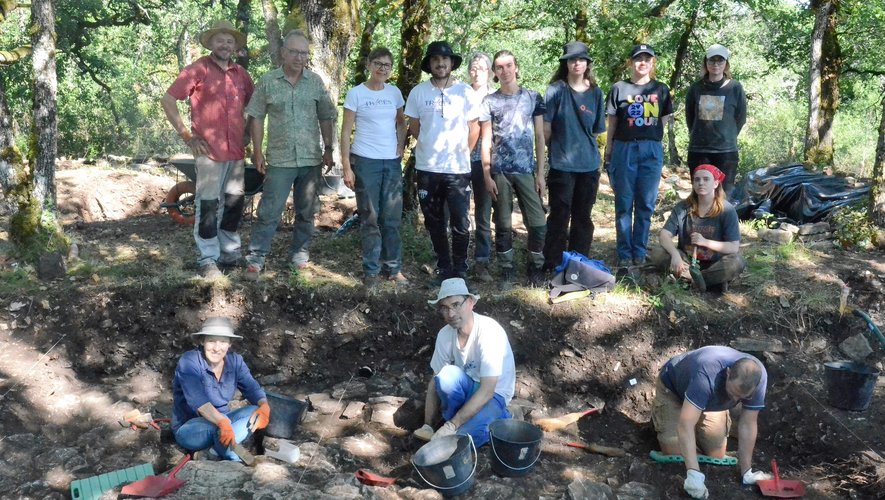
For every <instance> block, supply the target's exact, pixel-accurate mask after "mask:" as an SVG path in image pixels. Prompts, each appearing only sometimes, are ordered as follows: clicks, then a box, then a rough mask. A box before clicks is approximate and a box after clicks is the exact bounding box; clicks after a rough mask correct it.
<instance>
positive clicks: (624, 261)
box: [618, 259, 633, 268]
mask: <svg viewBox="0 0 885 500" xmlns="http://www.w3.org/2000/svg"><path fill="white" fill-rule="evenodd" d="M632 264H633V262H632V261H631V260H630V259H618V267H619V268H628V267H630V266H631V265H632Z"/></svg>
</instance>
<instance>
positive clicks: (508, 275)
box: [498, 267, 514, 292]
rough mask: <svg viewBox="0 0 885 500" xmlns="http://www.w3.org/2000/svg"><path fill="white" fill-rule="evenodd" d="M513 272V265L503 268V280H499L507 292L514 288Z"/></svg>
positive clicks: (503, 289) (500, 285)
mask: <svg viewBox="0 0 885 500" xmlns="http://www.w3.org/2000/svg"><path fill="white" fill-rule="evenodd" d="M513 274H514V272H513V268H512V267H503V268H501V280H500V281H499V282H498V286H499V287H500V288H501V291H504V292H506V291H509V290H511V289H512V288H513Z"/></svg>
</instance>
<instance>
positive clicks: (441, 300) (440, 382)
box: [415, 278, 516, 446]
mask: <svg viewBox="0 0 885 500" xmlns="http://www.w3.org/2000/svg"><path fill="white" fill-rule="evenodd" d="M477 300H479V295H474V294H472V293H470V292H469V291H468V290H467V284H466V283H464V280H463V279H461V278H450V279H447V280H445V281H443V282H442V285H441V286H440V289H439V294H438V295H437V298H436V300H429V301H428V302H429V303H430V304H434V305H436V307H437V309H438V310H439V313H440V314H441V315H442V317H443V319H445V321H446V323H447V325H446V326H444V327H443V328H442V329H441V330H440V331H439V334H437V336H436V347H435V348H434V350H433V357H432V358H431V359H430V368H431V369H433V373H434V376H433V378H432V379H431V380H430V383H429V384H427V399H426V401H425V409H424V426H423V427H421V428H420V429H418V430H416V431H415V436H416V437H418V438H419V439H423V440H425V441H426V440H429V439H436V438H439V437H443V436H448V435H451V434H464V435H468V434H469V435H470V436H472V437H473V441H474V443H475V444H476V446H482V445H484V444H486V443H487V442H488V441H489V424H490V423H491V422H492V421H494V420H497V419H500V418H510V412H508V411H507V404H508V403H509V402H510V399H511V398H512V397H513V389H514V385H515V382H516V368H515V366H514V363H513V351H512V350H511V349H510V341H509V340H508V339H507V334H506V333H505V332H504V329H503V328H501V325H499V324H498V322H497V321H495V320H493V319H492V318H489V317H488V316H483V315H481V314H477V313H475V312H473V307H474V306H475V305H476V301H477ZM440 411H441V412H442V418H443V419H444V420H445V421H446V422H445V424H443V426H442V427H440V428H439V430H437V431H436V432H433V427H432V425H433V422H434V420H435V419H436V416H437V414H438V413H439V412H440Z"/></svg>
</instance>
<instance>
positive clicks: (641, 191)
mask: <svg viewBox="0 0 885 500" xmlns="http://www.w3.org/2000/svg"><path fill="white" fill-rule="evenodd" d="M663 166H664V148H663V146H662V145H661V143H660V141H631V142H624V141H614V145H613V149H612V157H611V164H610V165H609V171H608V175H609V181H610V182H611V186H612V190H613V191H614V192H615V229H616V232H617V242H618V259H621V260H631V259H633V260H635V259H640V258H644V257H645V256H646V255H647V254H648V232H649V229H650V228H651V216H652V213H654V210H655V202H656V201H657V199H658V186H659V185H660V183H661V169H662V168H663Z"/></svg>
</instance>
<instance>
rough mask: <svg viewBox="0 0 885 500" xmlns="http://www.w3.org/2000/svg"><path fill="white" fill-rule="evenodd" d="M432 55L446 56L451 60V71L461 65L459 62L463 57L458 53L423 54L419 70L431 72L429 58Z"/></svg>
mask: <svg viewBox="0 0 885 500" xmlns="http://www.w3.org/2000/svg"><path fill="white" fill-rule="evenodd" d="M433 56H448V57H449V58H450V59H451V60H452V71H455V70H456V69H458V68H460V67H461V62H462V61H463V59H462V58H461V56H459V55H458V54H427V55H426V56H424V59H421V71H423V72H425V73H431V71H430V58H431V57H433Z"/></svg>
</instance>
